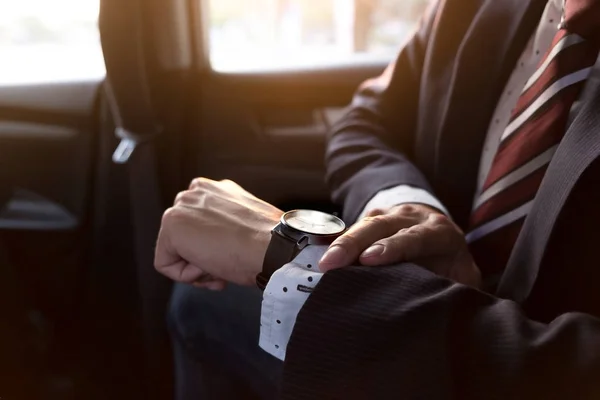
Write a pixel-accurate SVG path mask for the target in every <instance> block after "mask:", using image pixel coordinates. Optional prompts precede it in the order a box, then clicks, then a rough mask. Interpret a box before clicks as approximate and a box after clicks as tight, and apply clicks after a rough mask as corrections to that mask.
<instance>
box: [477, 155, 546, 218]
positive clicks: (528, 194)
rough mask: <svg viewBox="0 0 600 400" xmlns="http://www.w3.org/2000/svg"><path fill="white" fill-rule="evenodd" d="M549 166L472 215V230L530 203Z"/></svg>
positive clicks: (529, 176)
mask: <svg viewBox="0 0 600 400" xmlns="http://www.w3.org/2000/svg"><path fill="white" fill-rule="evenodd" d="M546 168H547V165H544V166H543V167H541V168H538V169H537V170H535V171H534V172H533V173H531V174H529V175H527V176H526V177H525V178H523V179H521V180H519V181H518V182H516V183H515V184H514V185H511V186H510V188H507V189H506V190H503V191H501V192H500V193H498V194H496V195H495V196H494V197H493V201H489V200H488V201H486V202H485V203H483V204H482V205H481V206H480V207H479V208H478V209H476V210H475V211H474V212H473V215H472V221H473V223H472V225H471V228H472V229H477V228H478V227H479V226H481V225H483V224H484V223H485V222H486V221H489V220H491V219H494V218H497V217H499V216H501V215H502V214H506V213H507V212H509V211H511V210H512V209H514V208H517V207H519V206H521V205H523V204H524V203H526V202H528V201H529V200H531V199H532V198H533V197H534V196H535V192H536V188H537V187H538V186H539V185H540V183H541V182H542V179H543V178H544V174H545V173H546Z"/></svg>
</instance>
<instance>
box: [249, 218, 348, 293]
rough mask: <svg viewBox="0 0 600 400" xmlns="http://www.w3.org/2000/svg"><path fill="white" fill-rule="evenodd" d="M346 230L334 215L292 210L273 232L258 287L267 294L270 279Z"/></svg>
mask: <svg viewBox="0 0 600 400" xmlns="http://www.w3.org/2000/svg"><path fill="white" fill-rule="evenodd" d="M345 230H346V225H345V224H344V221H342V220H341V219H339V218H338V217H336V216H335V215H331V214H326V213H324V212H320V211H312V210H293V211H288V212H286V213H285V214H283V215H282V216H281V220H280V222H279V224H277V226H276V227H275V228H273V230H272V231H271V242H270V243H269V247H268V248H267V252H266V254H265V259H264V262H263V268H262V272H261V273H259V274H258V275H257V276H256V285H257V286H258V287H259V288H260V289H261V290H265V287H266V286H267V283H269V279H271V276H272V275H273V274H274V273H275V271H277V270H278V269H279V268H281V267H283V266H284V265H285V264H287V263H289V262H290V261H292V260H293V259H294V257H296V255H297V254H298V253H299V252H300V250H302V249H303V248H305V247H306V246H308V245H311V244H321V245H328V244H330V243H331V242H333V241H334V240H335V239H336V238H337V237H338V236H340V235H341V234H342V233H343V232H344V231H345Z"/></svg>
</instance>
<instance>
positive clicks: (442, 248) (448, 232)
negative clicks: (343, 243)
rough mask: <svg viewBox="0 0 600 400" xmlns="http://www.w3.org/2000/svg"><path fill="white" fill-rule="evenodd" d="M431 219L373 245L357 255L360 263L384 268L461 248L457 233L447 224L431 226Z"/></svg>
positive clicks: (458, 233) (459, 237)
mask: <svg viewBox="0 0 600 400" xmlns="http://www.w3.org/2000/svg"><path fill="white" fill-rule="evenodd" d="M431 219H432V218H430V219H429V220H428V222H427V223H423V224H419V225H414V226H412V227H410V228H406V229H402V230H401V231H399V232H398V233H396V234H395V235H392V236H390V237H387V238H384V239H381V240H378V241H377V242H375V243H373V245H372V246H371V247H369V248H368V249H367V250H365V251H364V252H363V253H362V254H361V255H360V262H361V264H363V265H367V266H377V265H388V264H393V263H398V262H406V261H415V260H418V259H422V258H427V257H436V256H440V255H443V254H448V253H450V252H453V251H457V250H458V249H459V248H460V246H461V242H460V239H461V234H460V232H459V231H458V230H456V229H453V227H452V225H451V224H446V223H443V222H441V223H436V222H434V223H432V222H431V221H430V220H431ZM434 219H437V216H436V217H435V218H434Z"/></svg>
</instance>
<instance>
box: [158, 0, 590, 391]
mask: <svg viewBox="0 0 600 400" xmlns="http://www.w3.org/2000/svg"><path fill="white" fill-rule="evenodd" d="M599 49H600V2H598V1H594V0H566V1H565V2H563V1H562V0H539V1H538V0H505V1H497V0H494V1H491V0H488V1H482V0H440V1H437V2H435V3H434V4H433V5H432V7H431V8H430V10H429V11H428V13H427V15H426V16H425V17H424V19H423V22H422V24H421V25H420V27H419V29H418V31H417V32H416V34H415V35H414V37H413V38H412V39H411V40H410V41H409V42H408V43H407V44H406V46H405V47H404V48H403V49H402V50H401V52H400V55H399V57H398V59H397V60H396V62H395V63H394V64H393V65H392V66H390V68H388V70H387V71H386V73H384V75H383V76H382V77H380V78H379V79H376V80H373V81H371V82H368V83H366V84H365V85H363V86H362V87H361V88H360V90H359V91H358V93H357V95H356V97H355V100H354V102H353V106H352V108H351V110H350V111H349V113H348V114H347V116H346V117H345V118H344V119H343V121H342V122H341V123H340V124H338V125H337V127H336V128H335V129H334V132H333V134H332V136H331V138H330V141H329V144H328V151H327V169H328V180H329V182H330V184H331V187H332V191H333V197H334V199H335V200H336V201H338V202H340V203H343V204H344V217H345V220H346V221H355V220H357V221H358V222H357V223H356V224H355V225H354V226H352V228H351V229H350V230H349V231H348V232H347V233H346V234H344V235H343V236H341V237H340V238H338V239H337V240H336V241H335V242H334V243H333V244H332V245H331V247H329V248H328V249H318V248H314V247H313V248H311V246H309V247H308V248H307V249H306V250H303V252H302V253H300V255H299V256H298V258H297V259H296V260H294V261H293V262H291V263H290V264H287V265H286V266H284V267H283V268H282V269H281V271H282V272H281V273H279V272H280V271H278V272H276V273H275V274H274V275H273V278H272V279H271V282H269V285H270V286H271V287H269V286H267V290H266V291H265V294H264V297H263V302H264V303H263V311H262V315H261V316H260V318H261V322H262V325H263V326H262V327H261V328H260V344H261V347H262V348H263V349H264V350H266V351H267V352H268V353H270V354H272V355H273V356H275V357H276V358H278V359H285V367H284V368H283V372H282V374H283V375H282V377H283V379H282V381H281V382H282V386H281V391H282V396H283V398H302V399H314V398H345V399H346V398H357V399H358V398H388V397H392V396H393V397H398V396H401V397H407V398H427V399H430V398H450V397H452V398H486V399H487V398H498V399H500V398H502V399H504V398H541V397H542V396H543V397H544V398H599V397H600V379H599V377H600V319H599V318H598V317H600V291H599V290H598V282H600V268H598V263H599V262H598V260H597V243H598V240H599V235H598V234H597V233H596V230H597V229H596V227H597V226H598V225H600V207H597V204H599V201H600V185H599V184H598V183H599V177H600V161H598V160H599V157H600V83H599V81H598V76H597V72H598V70H599V66H598V62H597V59H598V55H599ZM207 199H208V200H210V201H211V204H214V205H216V206H215V207H211V210H207V209H206V207H204V206H203V204H206V201H207ZM215 209H217V210H220V212H215ZM233 214H235V215H238V216H243V218H237V219H235V220H233V219H231V218H230V217H229V216H231V215H233ZM280 215H281V212H280V211H279V210H277V209H276V208H274V207H272V206H270V205H268V204H266V203H264V202H262V201H260V200H259V199H256V198H255V197H253V196H252V195H250V194H249V193H247V192H245V191H244V190H243V189H241V188H240V187H239V186H237V185H235V184H234V183H232V182H212V181H208V180H202V179H200V180H197V181H195V182H194V183H193V184H192V187H191V188H190V190H189V191H186V192H183V193H182V194H181V195H180V196H179V197H178V198H177V200H176V203H175V206H174V208H173V209H171V210H170V211H169V212H167V214H166V215H165V219H164V221H163V229H162V231H161V234H160V236H159V241H158V247H157V255H156V267H157V269H158V270H159V271H161V272H163V273H164V274H166V275H167V276H170V277H172V278H174V279H176V280H179V281H181V282H188V283H191V282H196V285H198V286H204V287H210V288H212V289H222V288H223V287H224V285H225V282H231V283H235V284H237V285H240V286H248V287H250V286H251V285H253V282H254V275H255V274H257V273H258V272H259V271H260V269H261V264H262V257H264V253H265V251H266V248H267V245H268V241H269V238H268V232H269V230H270V229H271V228H272V227H273V226H274V225H275V224H276V223H277V220H278V218H279V216H280ZM207 226H211V227H214V226H218V227H219V229H218V231H217V232H214V231H212V232H211V236H210V237H208V236H207V235H208V234H207V233H206V230H205V229H203V228H204V227H207ZM463 232H464V234H463ZM199 243H205V244H203V245H201V246H199V245H198V244H199ZM225 249H226V251H225ZM323 252H325V254H324V255H322V253H323ZM319 259H320V261H319V262H318V263H319V267H320V270H321V272H327V273H325V274H321V273H314V271H313V272H307V271H306V270H305V269H303V268H302V266H303V265H305V264H306V263H307V262H314V263H315V264H316V263H317V260H319ZM241 260H244V261H241ZM311 260H313V261H311ZM306 276H309V278H311V281H314V282H315V284H314V285H313V287H312V288H311V290H312V292H311V293H308V294H306V295H305V296H304V297H302V298H301V299H299V300H294V301H289V300H287V301H286V300H285V299H283V298H282V295H281V294H275V292H276V291H277V290H276V289H278V288H279V286H277V285H280V286H282V285H283V287H284V288H287V287H295V286H296V285H297V284H298V283H299V282H301V281H302V282H305V281H304V279H305V278H306ZM207 277H211V278H210V279H207ZM317 283H318V285H317ZM248 290H250V289H248ZM284 291H285V292H287V290H284ZM219 295H224V293H220V294H219ZM259 296H260V295H259ZM250 297H251V296H250V295H249V296H248V298H250ZM259 298H260V297H259ZM175 299H177V297H176V298H175ZM265 304H267V305H269V307H268V308H269V310H274V309H277V310H280V311H278V312H280V313H281V315H282V318H283V317H285V318H284V319H281V320H280V319H277V323H275V322H273V321H272V319H273V315H272V314H273V313H272V312H269V314H267V313H266V312H265V306H264V305H265ZM290 304H291V305H290ZM179 306H181V304H180V305H179ZM230 309H233V307H232V308H230ZM215 310H216V308H215ZM186 315H187V314H186ZM178 316H179V317H181V315H178ZM221 320H222V319H221ZM177 322H179V323H181V322H185V319H184V318H178V319H177ZM281 322H283V324H281ZM265 324H267V325H269V332H270V331H274V332H275V334H272V333H269V332H266V330H265V328H264V325H265ZM286 324H288V326H287V328H286V329H289V330H290V331H293V333H292V334H291V336H290V335H289V334H288V335H287V336H286V335H285V334H284V333H282V332H280V330H281V329H280V328H278V326H279V325H286ZM257 330H258V328H257ZM284 330H285V329H284ZM180 332H181V331H180ZM277 332H279V333H277ZM225 347H227V348H229V349H235V347H236V343H234V342H233V341H232V342H229V343H226V346H225ZM238 354H240V352H238ZM262 354H265V353H262ZM258 357H262V355H256V358H253V356H252V354H251V351H248V352H246V359H247V360H251V361H249V362H250V363H252V362H256V364H255V365H254V368H253V369H254V370H257V371H260V372H261V373H262V375H263V376H265V375H268V374H267V371H276V370H277V369H278V368H281V365H280V364H276V363H273V362H272V360H270V359H267V360H264V363H261V362H258V361H257V360H258ZM263 365H264V368H263V367H262V366H263ZM277 373H281V372H280V371H279V372H275V375H271V376H277V375H276V374H277ZM257 375H261V374H260V373H259V374H257ZM258 379H259V378H256V377H255V378H254V382H256V381H257V380H258ZM266 381H267V380H263V381H262V382H266ZM260 382H261V381H258V383H256V384H257V385H260ZM262 387H263V388H264V387H265V386H262ZM275 387H276V386H275ZM275 387H274V388H273V389H272V390H273V391H274V390H276V389H275Z"/></svg>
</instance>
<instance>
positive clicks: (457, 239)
mask: <svg viewBox="0 0 600 400" xmlns="http://www.w3.org/2000/svg"><path fill="white" fill-rule="evenodd" d="M357 260H358V261H359V262H360V263H361V264H362V265H366V266H381V265H390V264H394V263H400V262H414V263H415V264H418V265H421V266H423V267H425V268H427V269H429V270H431V271H432V272H435V273H437V274H439V275H442V276H445V277H447V278H449V279H452V280H454V281H456V282H459V283H463V284H465V285H470V286H474V287H479V286H480V285H481V274H480V272H479V268H478V267H477V265H476V264H475V262H474V260H473V257H471V254H470V253H469V249H468V247H467V243H466V241H465V237H464V234H463V232H462V231H461V229H460V228H459V227H458V226H457V225H456V224H454V222H452V220H450V218H448V217H447V216H446V215H444V214H442V213H441V212H440V211H438V210H436V209H435V208H432V207H429V206H426V205H423V204H402V205H399V206H395V207H392V208H390V209H388V210H379V209H378V210H372V211H371V212H370V213H369V214H368V216H367V217H366V218H363V219H362V220H361V221H359V222H358V223H356V224H355V225H353V226H352V227H351V228H350V229H349V230H348V231H347V232H346V233H345V234H344V235H342V236H340V237H339V238H337V239H336V240H335V241H334V242H333V243H332V244H331V246H330V247H329V250H328V251H327V252H326V253H325V255H324V256H323V258H322V259H321V261H320V263H319V267H320V269H321V270H322V271H323V272H326V271H329V270H332V269H336V268H342V267H347V266H349V265H352V264H353V263H355V262H356V261H357Z"/></svg>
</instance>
